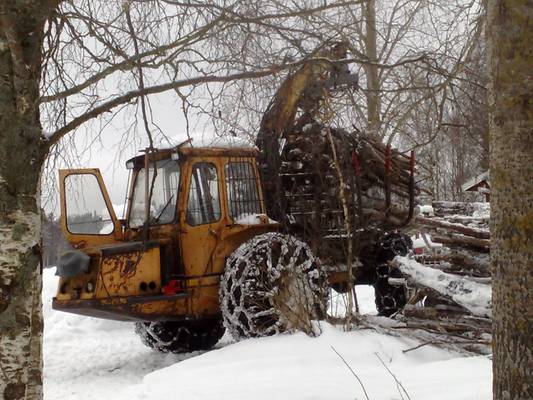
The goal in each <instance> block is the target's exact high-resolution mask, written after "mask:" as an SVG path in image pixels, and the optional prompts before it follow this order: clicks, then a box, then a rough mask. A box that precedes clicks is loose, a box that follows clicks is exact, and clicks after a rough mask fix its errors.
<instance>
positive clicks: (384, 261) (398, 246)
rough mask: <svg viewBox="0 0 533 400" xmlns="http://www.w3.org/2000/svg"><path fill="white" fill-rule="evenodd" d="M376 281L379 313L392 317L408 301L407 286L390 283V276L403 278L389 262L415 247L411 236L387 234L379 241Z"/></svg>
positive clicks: (375, 289)
mask: <svg viewBox="0 0 533 400" xmlns="http://www.w3.org/2000/svg"><path fill="white" fill-rule="evenodd" d="M378 246H379V247H378V251H377V258H376V260H377V268H376V281H375V283H374V291H375V300H376V309H377V311H378V315H382V316H385V317H390V316H391V315H392V314H394V313H396V312H397V311H399V310H401V309H402V308H403V307H404V306H405V304H406V303H407V293H406V288H405V286H403V285H400V286H395V285H391V284H390V283H389V278H402V274H401V272H400V271H398V270H397V269H391V267H390V266H389V264H388V262H389V261H391V260H392V259H393V258H394V257H396V256H405V255H407V254H408V253H409V251H410V250H411V248H412V247H413V242H412V241H411V238H410V237H409V236H407V235H405V234H403V233H399V232H392V233H387V234H385V235H384V236H383V237H382V238H381V239H380V241H379V243H378Z"/></svg>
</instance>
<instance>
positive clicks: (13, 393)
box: [0, 0, 51, 400]
mask: <svg viewBox="0 0 533 400" xmlns="http://www.w3.org/2000/svg"><path fill="white" fill-rule="evenodd" d="M50 3H51V1H49V0H42V1H32V2H28V1H25V0H15V1H13V0H0V160H1V163H0V398H2V399H5V400H14V399H41V398H42V355H41V354H42V351H41V347H42V327H43V323H42V309H41V271H40V266H39V245H38V243H39V237H40V225H41V224H40V207H39V197H40V194H39V177H40V173H41V168H42V165H43V162H44V159H45V156H46V153H47V146H46V143H45V142H44V140H43V136H42V132H41V126H40V123H39V109H38V106H37V99H38V96H39V82H40V76H41V61H42V60H41V47H42V42H43V31H44V23H45V20H46V13H47V10H49V8H47V6H50V5H51V4H50Z"/></svg>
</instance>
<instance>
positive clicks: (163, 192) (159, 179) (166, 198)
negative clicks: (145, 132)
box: [129, 159, 180, 228]
mask: <svg viewBox="0 0 533 400" xmlns="http://www.w3.org/2000/svg"><path fill="white" fill-rule="evenodd" d="M154 173H155V177H154ZM148 174H149V177H148V180H149V182H148V187H152V185H153V190H152V198H151V201H150V225H158V224H167V223H170V222H172V221H173V220H174V216H175V213H176V200H177V198H178V188H179V182H180V170H179V165H178V163H177V161H174V160H170V159H169V160H161V161H157V162H155V168H154V163H150V167H149V168H148ZM145 182H146V171H145V168H141V169H140V170H139V172H138V174H137V178H136V179H135V183H134V185H135V186H134V188H133V197H132V199H131V207H130V214H129V226H130V227H134V228H135V227H139V226H142V225H143V224H144V221H145V218H146V215H145V213H146V211H145V198H146V197H145Z"/></svg>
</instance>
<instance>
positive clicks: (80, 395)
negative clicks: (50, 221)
mask: <svg viewBox="0 0 533 400" xmlns="http://www.w3.org/2000/svg"><path fill="white" fill-rule="evenodd" d="M54 271H55V269H47V270H45V271H44V288H43V304H44V315H45V334H44V390H45V400H55V399H69V400H70V399H72V400H76V399H83V400H91V399H99V400H102V399H103V400H107V399H112V400H123V399H124V400H126V399H128V400H131V399H143V400H144V399H163V398H166V399H187V400H192V399H210V400H211V399H217V400H219V399H234V400H239V399H247V400H256V399H257V400H259V399H268V400H273V399H291V400H292V399H350V400H353V399H365V398H366V397H365V394H364V393H363V390H362V388H361V385H360V384H359V383H358V381H357V379H356V378H355V377H354V375H352V373H351V372H350V370H349V369H348V367H347V366H346V365H345V364H344V362H343V361H342V360H341V358H340V357H339V356H338V355H337V354H336V353H335V351H337V352H338V353H339V354H340V355H341V356H342V357H343V358H344V359H345V360H346V362H347V363H348V364H349V366H350V368H351V369H352V370H353V371H354V373H355V374H357V376H358V377H359V378H360V379H361V381H362V383H363V385H364V388H365V390H366V392H367V393H368V398H369V399H371V400H400V399H406V400H407V399H408V398H410V399H412V400H416V399H420V400H477V399H484V400H489V399H491V398H492V395H491V362H490V360H489V359H488V358H486V357H464V356H461V355H459V354H454V353H449V352H447V351H444V350H441V349H438V348H435V347H432V346H429V345H427V346H423V347H421V348H419V349H416V350H412V351H409V352H407V353H404V352H403V350H406V349H411V348H413V347H415V346H417V345H418V344H419V343H417V342H416V341H414V340H411V339H408V338H398V337H391V336H387V335H383V334H379V333H376V332H373V331H370V330H363V331H356V332H343V331H342V330H340V329H339V328H336V327H333V326H331V325H329V324H326V323H322V324H321V326H322V331H323V333H322V335H321V336H319V337H318V338H310V337H307V336H305V335H304V334H301V333H298V334H293V335H288V334H286V335H279V336H275V337H268V338H261V339H249V340H245V341H242V342H239V343H233V342H232V341H231V340H230V339H229V338H228V337H226V336H225V337H223V338H222V340H221V341H220V342H219V344H218V345H217V346H216V348H215V349H214V350H212V351H209V352H195V353H189V354H184V355H173V354H161V353H157V352H155V351H152V350H150V349H148V348H146V347H145V346H144V345H142V344H141V343H140V341H139V340H138V338H137V337H136V335H135V334H134V333H133V326H132V324H131V323H121V322H114V321H105V320H98V319H93V318H87V317H81V316H76V315H72V314H66V313H60V312H56V311H54V310H52V309H51V298H52V297H53V295H54V294H55V290H56V284H57V280H56V279H55V277H54V275H53V274H54ZM358 298H359V303H360V307H361V310H362V311H363V312H372V311H373V310H374V308H373V297H372V293H371V291H370V290H368V289H367V290H365V289H363V290H361V291H360V292H359V293H358ZM339 308H342V306H339ZM334 349H335V351H334ZM378 356H379V357H380V358H381V359H382V360H383V362H384V363H385V364H386V365H387V367H388V368H389V369H390V371H391V372H392V373H393V374H394V375H395V376H396V378H397V379H398V381H399V382H401V385H403V387H404V388H405V389H406V391H407V393H408V395H409V397H408V396H406V395H405V394H403V395H402V394H400V392H399V389H398V385H397V384H396V382H395V380H394V378H393V376H391V374H390V373H389V372H387V370H386V368H385V367H384V366H383V365H382V364H381V362H380V360H379V359H378Z"/></svg>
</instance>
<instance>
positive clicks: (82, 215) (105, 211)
mask: <svg viewBox="0 0 533 400" xmlns="http://www.w3.org/2000/svg"><path fill="white" fill-rule="evenodd" d="M59 182H60V183H59V187H60V201H61V230H62V232H63V235H64V236H65V238H66V239H67V240H68V241H69V242H70V244H71V245H72V246H73V247H75V248H77V249H83V248H89V247H94V246H100V245H106V244H111V243H115V242H117V241H119V240H121V239H122V237H123V233H122V226H121V224H120V221H119V220H118V219H117V217H116V215H115V211H114V210H113V205H112V203H111V201H110V199H109V195H108V193H107V190H106V188H105V185H104V181H103V179H102V175H101V174H100V170H98V169H66V170H59Z"/></svg>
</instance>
